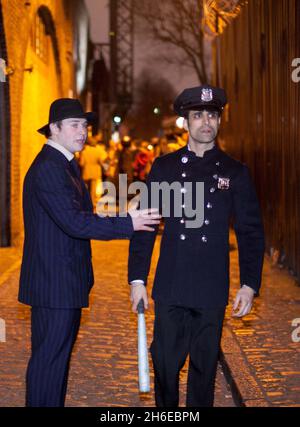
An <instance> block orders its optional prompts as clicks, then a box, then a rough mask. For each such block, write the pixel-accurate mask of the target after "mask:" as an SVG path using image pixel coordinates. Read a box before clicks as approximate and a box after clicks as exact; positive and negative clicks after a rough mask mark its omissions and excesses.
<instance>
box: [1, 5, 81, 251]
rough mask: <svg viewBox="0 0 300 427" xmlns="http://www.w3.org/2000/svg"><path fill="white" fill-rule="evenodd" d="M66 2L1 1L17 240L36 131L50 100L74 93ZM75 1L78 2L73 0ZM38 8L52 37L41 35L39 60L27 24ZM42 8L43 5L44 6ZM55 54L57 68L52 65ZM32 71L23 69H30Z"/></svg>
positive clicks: (35, 148) (14, 238)
mask: <svg viewBox="0 0 300 427" xmlns="http://www.w3.org/2000/svg"><path fill="white" fill-rule="evenodd" d="M78 2H79V0H78V1H77V0H75V1H73V2H72V4H71V3H70V2H69V1H66V0H43V1H41V0H31V1H27V2H26V1H23V0H1V4H2V11H3V20H4V31H5V38H6V44H7V56H8V65H9V66H10V67H12V68H13V69H14V73H13V74H12V75H11V76H10V77H9V87H10V109H11V237H12V244H14V245H17V244H19V242H21V241H22V239H20V237H22V230H23V220H22V185H23V180H24V176H25V174H26V171H27V169H28V167H29V166H30V164H31V162H32V160H33V159H34V157H35V156H36V154H37V153H38V152H39V151H40V149H41V147H42V145H43V143H44V139H43V137H42V136H41V135H39V134H38V133H37V132H36V129H38V128H39V127H40V126H42V125H43V124H45V123H46V122H47V121H48V111H49V105H50V103H51V102H52V101H53V100H54V99H55V98H57V97H62V96H64V97H65V96H66V97H67V96H72V94H76V91H75V87H74V81H75V80H74V61H73V51H74V46H73V42H74V37H73V34H74V31H73V29H74V20H73V16H74V15H73V13H72V8H74V6H76V3H78ZM79 3H81V2H79ZM40 7H46V8H48V11H47V12H48V16H50V17H51V19H52V22H53V24H54V25H53V27H54V30H55V34H56V39H57V51H58V55H55V48H53V42H52V38H51V37H50V36H48V37H47V39H48V41H47V45H48V52H49V53H48V56H47V61H43V60H42V59H40V58H39V57H38V56H37V55H36V53H35V50H34V46H33V43H32V36H31V34H32V33H31V32H32V28H33V25H34V22H35V19H36V14H37V11H38V9H39V8H40ZM45 10H46V9H45ZM57 56H58V58H59V71H58V67H57ZM31 68H32V72H29V71H24V70H25V69H31Z"/></svg>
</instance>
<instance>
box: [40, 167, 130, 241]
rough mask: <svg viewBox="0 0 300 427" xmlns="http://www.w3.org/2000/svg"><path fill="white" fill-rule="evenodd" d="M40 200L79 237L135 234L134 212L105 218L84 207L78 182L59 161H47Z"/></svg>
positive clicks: (61, 224)
mask: <svg viewBox="0 0 300 427" xmlns="http://www.w3.org/2000/svg"><path fill="white" fill-rule="evenodd" d="M35 189H36V196H37V198H38V200H39V203H40V204H41V206H42V207H43V209H44V210H45V211H46V212H47V214H48V215H49V216H50V217H51V219H52V220H53V221H54V222H55V223H56V225H57V226H58V227H59V228H61V230H63V231H64V232H65V233H66V234H68V235H69V236H71V237H74V238H78V239H96V240H111V239H127V238H130V237H131V236H132V234H133V225H132V219H131V217H130V215H128V216H127V217H106V218H101V217H99V216H98V215H97V214H94V213H93V212H90V211H84V210H82V209H81V204H80V200H78V196H77V194H76V188H75V184H74V183H73V182H72V179H71V177H70V176H68V174H67V172H66V170H65V169H63V168H61V167H58V166H57V165H56V164H55V163H52V162H47V163H43V164H42V165H41V166H40V168H39V171H38V174H37V179H36V182H35Z"/></svg>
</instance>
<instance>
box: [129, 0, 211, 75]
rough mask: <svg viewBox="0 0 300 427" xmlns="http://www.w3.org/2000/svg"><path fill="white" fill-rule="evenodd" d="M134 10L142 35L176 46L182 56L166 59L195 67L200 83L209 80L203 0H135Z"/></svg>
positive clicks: (166, 44) (173, 62)
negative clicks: (204, 41) (202, 23)
mask: <svg viewBox="0 0 300 427" xmlns="http://www.w3.org/2000/svg"><path fill="white" fill-rule="evenodd" d="M134 13H135V16H136V18H137V21H138V22H139V24H138V28H139V33H140V35H141V36H142V37H144V38H147V39H148V40H149V39H152V40H153V41H156V42H160V43H161V44H164V45H165V46H166V48H167V47H168V46H174V47H175V48H176V49H178V51H179V52H180V53H181V57H179V56H177V55H176V56H175V57H173V58H171V57H170V58H168V55H163V57H164V58H165V59H166V62H168V63H172V64H174V65H175V64H181V63H182V61H185V62H186V65H187V66H189V67H192V68H193V69H194V70H195V72H196V73H197V76H198V79H199V82H201V83H206V82H207V71H206V68H205V61H204V46H203V40H204V37H203V33H202V29H201V21H202V17H203V16H202V15H203V9H202V0H163V1H162V0H134ZM171 54H172V53H169V55H170V56H171Z"/></svg>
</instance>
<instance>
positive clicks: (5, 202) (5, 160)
mask: <svg viewBox="0 0 300 427" xmlns="http://www.w3.org/2000/svg"><path fill="white" fill-rule="evenodd" d="M0 58H2V59H4V60H5V61H6V63H8V58H7V51H6V41H5V31H4V24H3V16H2V5H1V1H0ZM10 231H11V230H10V102H9V81H8V78H7V79H6V81H5V82H0V246H2V247H3V246H9V245H10V236H11V235H10Z"/></svg>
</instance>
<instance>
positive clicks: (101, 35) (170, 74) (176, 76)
mask: <svg viewBox="0 0 300 427" xmlns="http://www.w3.org/2000/svg"><path fill="white" fill-rule="evenodd" d="M85 2H86V6H87V8H88V10H89V14H90V23H91V39H92V41H93V42H95V43H107V42H108V41H109V37H108V32H109V6H108V5H109V1H108V0H85ZM162 49H163V48H162ZM150 58H151V44H150V42H149V43H147V44H146V45H145V43H144V42H143V43H141V42H139V40H137V38H136V39H135V59H134V61H135V65H134V68H135V69H134V74H135V76H136V77H137V76H138V75H139V74H140V73H141V71H142V70H144V69H148V68H149V63H151V70H153V73H157V74H159V75H162V76H163V77H165V78H166V79H167V80H169V81H170V83H172V84H173V86H174V88H175V90H176V91H177V92H180V91H181V90H182V89H184V88H185V87H191V86H196V85H198V80H197V77H196V76H195V75H194V74H193V72H192V71H187V70H184V71H182V70H180V69H179V68H177V69H176V68H175V67H174V66H166V65H163V66H162V65H161V64H160V63H158V62H156V63H153V59H150ZM107 65H108V66H109V62H107Z"/></svg>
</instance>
